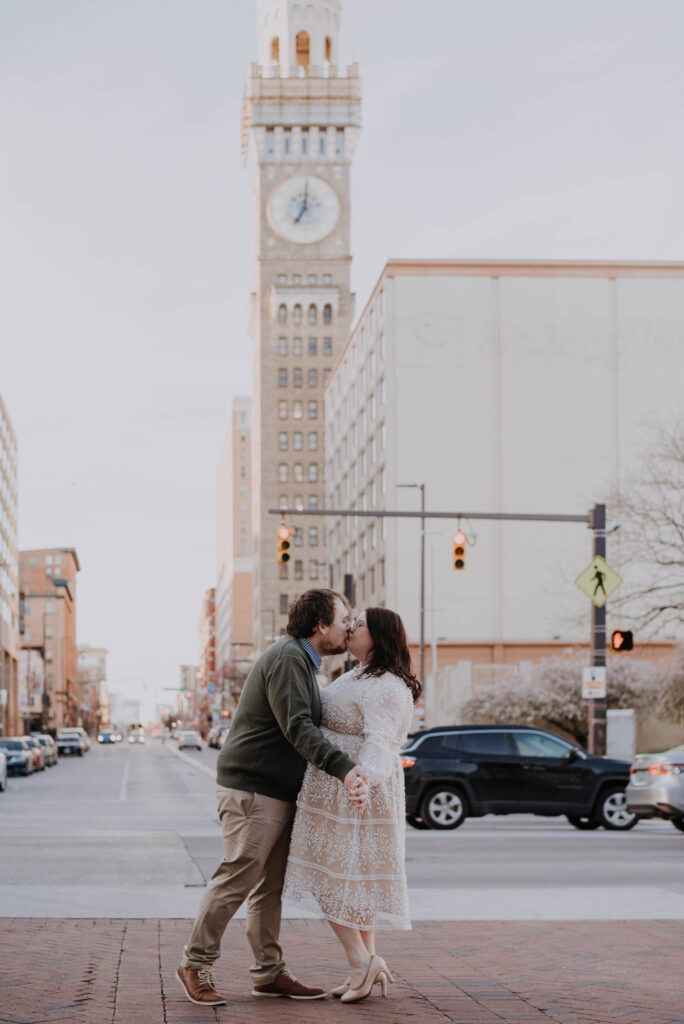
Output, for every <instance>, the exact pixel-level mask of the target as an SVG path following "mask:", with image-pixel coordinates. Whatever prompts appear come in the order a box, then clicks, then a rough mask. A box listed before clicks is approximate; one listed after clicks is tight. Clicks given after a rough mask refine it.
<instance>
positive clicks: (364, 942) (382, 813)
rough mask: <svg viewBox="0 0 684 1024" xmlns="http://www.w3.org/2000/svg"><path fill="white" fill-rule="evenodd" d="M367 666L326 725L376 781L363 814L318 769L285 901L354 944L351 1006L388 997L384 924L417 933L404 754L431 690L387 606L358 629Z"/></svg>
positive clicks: (351, 675) (336, 690)
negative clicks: (379, 941)
mask: <svg viewBox="0 0 684 1024" xmlns="http://www.w3.org/2000/svg"><path fill="white" fill-rule="evenodd" d="M349 652H350V653H351V654H352V655H353V657H355V658H357V659H358V661H359V665H358V667H357V668H355V669H353V670H352V671H351V672H346V673H345V674H344V675H342V676H340V677H339V678H338V679H336V680H335V681H334V682H333V683H331V685H330V686H328V687H327V689H325V690H323V691H322V693H321V700H322V704H323V717H322V719H321V729H322V731H323V732H324V733H325V735H326V736H327V737H328V738H329V739H331V740H332V742H333V743H335V744H336V745H337V746H339V747H340V748H341V749H342V750H344V751H346V753H348V754H349V755H350V757H352V758H353V759H354V760H355V761H356V762H357V764H359V765H360V767H361V768H362V770H363V771H364V772H365V773H366V775H367V776H368V780H369V782H370V784H371V789H370V793H369V796H368V801H367V804H366V806H365V808H364V809H363V811H362V812H360V811H358V810H356V809H354V808H353V807H352V806H351V804H350V802H349V797H348V794H347V791H346V790H345V788H344V786H342V784H341V783H340V782H339V781H338V780H337V779H335V778H333V776H331V775H326V773H325V772H322V771H320V770H319V769H317V768H315V767H314V766H313V765H311V764H310V765H309V766H308V767H307V770H306V774H305V776H304V782H303V784H302V788H301V790H300V793H299V798H298V800H297V813H296V816H295V821H294V826H293V829H292V841H291V843H290V856H289V860H288V865H287V873H286V876H285V887H284V889H283V900H287V901H289V902H291V903H296V904H299V905H301V906H304V907H306V908H307V909H309V910H313V911H315V912H318V913H322V914H323V916H324V917H326V918H327V919H328V921H329V922H330V925H331V927H332V929H333V931H334V932H335V934H336V935H337V937H338V939H339V940H340V942H341V943H342V946H343V947H344V951H345V953H346V956H347V960H348V961H349V968H350V973H349V977H348V979H347V981H346V982H345V983H344V985H341V986H340V987H339V988H336V989H333V995H336V996H340V997H341V999H342V1002H343V1003H351V1002H356V1001H358V1000H359V999H364V998H365V997H366V996H367V995H369V994H370V992H371V990H372V988H373V985H374V984H375V983H376V982H377V983H379V984H380V985H381V988H382V994H383V995H385V994H386V992H387V982H388V981H392V980H393V979H392V976H391V974H390V972H389V970H388V968H387V965H386V964H385V961H384V960H383V959H382V957H380V956H377V955H376V953H375V930H376V929H377V928H405V929H407V928H410V927H411V922H410V920H409V914H408V893H407V888H406V871H405V868H404V829H405V799H404V778H403V772H402V769H401V761H400V759H399V751H400V749H401V746H402V744H403V743H404V741H405V740H406V734H407V732H408V729H409V726H410V724H411V717H412V714H413V704H414V701H416V700H417V699H418V697H419V695H420V692H421V685H420V683H419V681H418V680H417V679H416V677H415V676H414V675H412V673H411V659H410V655H409V651H408V647H407V644H406V633H405V631H404V626H403V623H402V621H401V619H400V618H399V616H398V615H397V614H396V612H392V611H390V610H389V609H387V608H367V609H366V611H365V612H364V613H362V614H361V615H360V616H359V617H358V619H357V620H356V622H355V623H354V625H353V627H352V632H351V636H350V639H349Z"/></svg>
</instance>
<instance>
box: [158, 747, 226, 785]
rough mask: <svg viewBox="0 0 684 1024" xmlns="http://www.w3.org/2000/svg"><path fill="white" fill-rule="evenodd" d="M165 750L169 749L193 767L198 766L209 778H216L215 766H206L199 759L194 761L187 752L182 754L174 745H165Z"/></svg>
mask: <svg viewBox="0 0 684 1024" xmlns="http://www.w3.org/2000/svg"><path fill="white" fill-rule="evenodd" d="M167 750H170V751H171V753H172V754H175V755H176V757H180V759H181V761H187V763H188V764H191V765H192V767H193V768H199V770H200V771H201V772H204V774H205V775H208V776H209V778H210V779H214V780H215V779H216V769H215V768H207V766H206V765H204V764H200V762H199V761H195V759H194V758H192V757H190V756H189V755H188V754H184V753H183V751H182V750H177V749H176V748H175V747H167Z"/></svg>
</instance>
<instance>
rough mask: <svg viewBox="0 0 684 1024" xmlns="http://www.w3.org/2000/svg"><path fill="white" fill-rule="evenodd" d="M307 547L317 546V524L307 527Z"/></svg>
mask: <svg viewBox="0 0 684 1024" xmlns="http://www.w3.org/2000/svg"><path fill="white" fill-rule="evenodd" d="M309 547H311V548H317V547H318V527H317V526H310V527H309Z"/></svg>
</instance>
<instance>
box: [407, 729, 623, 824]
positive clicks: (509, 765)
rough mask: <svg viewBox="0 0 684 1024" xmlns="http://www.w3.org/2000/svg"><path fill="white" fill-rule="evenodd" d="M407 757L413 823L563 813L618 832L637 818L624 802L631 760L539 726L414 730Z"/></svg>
mask: <svg viewBox="0 0 684 1024" xmlns="http://www.w3.org/2000/svg"><path fill="white" fill-rule="evenodd" d="M401 759H402V766H403V768H404V783H405V788H406V817H407V821H408V822H409V824H410V825H413V826H414V827H415V828H435V829H452V828H457V827H458V826H459V825H461V824H462V823H463V822H464V821H465V819H466V818H468V817H473V818H479V817H482V815H484V814H542V815H558V814H564V815H565V816H566V817H567V819H568V821H569V822H570V824H571V825H574V826H575V828H579V829H595V828H598V827H599V826H600V825H602V826H603V827H604V828H607V829H611V830H616V831H626V830H627V829H630V828H633V827H634V825H636V823H637V821H638V818H637V815H636V814H634V813H633V812H632V811H630V810H628V809H627V803H626V799H625V789H626V787H627V783H628V781H629V764H628V763H627V762H625V761H613V760H611V759H609V758H605V757H596V756H594V755H593V754H589V753H587V751H586V750H582V749H581V748H580V747H577V746H574V745H573V744H572V743H568V741H567V740H563V739H561V738H560V737H559V736H555V735H554V734H553V733H550V732H546V731H545V730H544V729H537V728H534V727H533V726H525V725H455V726H438V727H435V728H433V729H428V730H426V731H425V732H421V733H415V734H413V735H412V736H411V737H410V738H409V740H408V742H407V743H406V744H405V745H404V748H403V750H402V752H401Z"/></svg>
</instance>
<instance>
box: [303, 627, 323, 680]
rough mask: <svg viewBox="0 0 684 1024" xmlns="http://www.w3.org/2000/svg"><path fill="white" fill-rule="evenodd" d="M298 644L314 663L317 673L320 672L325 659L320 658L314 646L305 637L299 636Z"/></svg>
mask: <svg viewBox="0 0 684 1024" xmlns="http://www.w3.org/2000/svg"><path fill="white" fill-rule="evenodd" d="M297 643H298V644H301V645H302V647H303V648H304V650H305V651H306V653H307V654H308V655H309V657H310V658H311V660H312V661H313V663H314V666H315V668H316V671H317V672H320V670H321V665H322V664H323V658H322V657H321V656H320V654H319V653H318V651H317V650H316V648H315V647H314V645H313V644H312V643H311V642H310V641H309V640H307V639H306V637H305V636H298V637H297Z"/></svg>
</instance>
